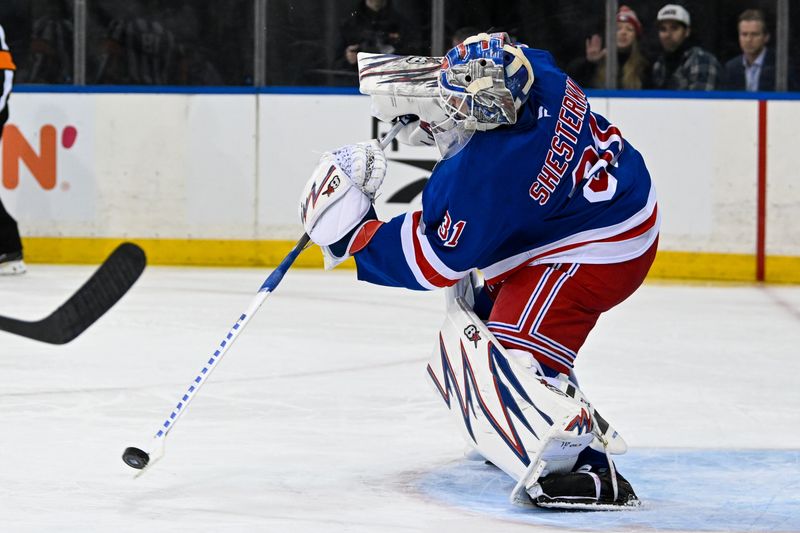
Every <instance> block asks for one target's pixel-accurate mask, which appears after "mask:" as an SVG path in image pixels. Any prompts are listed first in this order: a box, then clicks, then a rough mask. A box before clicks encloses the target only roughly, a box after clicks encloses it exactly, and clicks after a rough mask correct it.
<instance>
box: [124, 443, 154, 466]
mask: <svg viewBox="0 0 800 533" xmlns="http://www.w3.org/2000/svg"><path fill="white" fill-rule="evenodd" d="M122 460H123V461H125V464H126V465H128V466H129V467H131V468H135V469H137V470H141V469H142V468H144V467H146V466H147V463H149V462H150V456H149V455H147V452H146V451H144V450H140V449H139V448H134V447H130V448H125V451H124V452H122Z"/></svg>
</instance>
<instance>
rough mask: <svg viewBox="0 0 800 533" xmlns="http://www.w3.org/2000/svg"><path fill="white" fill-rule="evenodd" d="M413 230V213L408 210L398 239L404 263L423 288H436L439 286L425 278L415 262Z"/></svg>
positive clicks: (414, 229)
mask: <svg viewBox="0 0 800 533" xmlns="http://www.w3.org/2000/svg"><path fill="white" fill-rule="evenodd" d="M415 231H416V228H415V227H414V213H413V212H408V213H406V215H405V217H404V218H403V225H402V227H401V228H400V241H401V243H402V245H403V255H404V256H405V258H406V263H407V264H408V268H409V269H410V270H411V273H412V274H414V279H416V280H417V283H419V284H420V285H422V287H423V288H425V289H428V290H433V289H438V288H439V287H437V286H435V285H434V284H432V283H431V282H429V281H428V280H427V279H425V276H424V275H423V273H422V270H420V268H419V265H418V264H417V256H416V254H415V253H414V233H415Z"/></svg>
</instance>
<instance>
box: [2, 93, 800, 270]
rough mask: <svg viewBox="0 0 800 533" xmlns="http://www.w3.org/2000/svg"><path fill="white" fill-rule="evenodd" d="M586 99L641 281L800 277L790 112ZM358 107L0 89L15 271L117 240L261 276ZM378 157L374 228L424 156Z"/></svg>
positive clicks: (301, 100)
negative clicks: (20, 255) (643, 189)
mask: <svg viewBox="0 0 800 533" xmlns="http://www.w3.org/2000/svg"><path fill="white" fill-rule="evenodd" d="M590 103H591V105H592V107H593V109H594V110H595V111H597V112H599V113H601V114H603V115H605V116H607V117H608V118H609V119H610V120H611V121H612V122H614V123H615V124H617V126H619V128H620V129H621V130H622V132H623V135H625V137H626V138H627V139H628V141H629V142H630V143H631V144H633V145H634V146H635V147H636V148H637V149H639V150H640V151H641V152H642V153H643V154H644V156H645V159H646V161H647V163H648V166H649V168H650V171H651V174H652V176H653V179H654V182H655V184H656V187H657V190H658V194H659V209H660V211H661V214H662V220H663V221H662V233H661V240H660V253H659V256H658V259H657V262H656V265H655V266H654V268H653V272H652V275H653V276H654V277H680V278H698V279H729V280H754V279H756V278H757V275H758V269H759V261H761V265H762V266H763V267H764V269H765V279H766V280H767V281H788V282H800V225H798V224H796V218H797V214H798V212H800V184H798V173H797V170H796V167H795V165H794V163H793V156H794V151H795V150H796V148H795V145H796V140H797V134H796V129H797V128H796V124H798V123H800V101H794V100H785V101H784V100H770V101H759V100H752V99H716V98H697V99H688V98H666V97H665V98H646V97H641V98H608V97H598V96H592V97H590ZM369 108H370V102H369V99H368V98H367V97H364V96H361V95H353V94H300V93H297V94H137V93H132V94H125V93H88V94H87V93H66V94H61V93H58V94H54V93H35V92H22V93H17V94H15V95H14V96H13V99H12V100H11V105H10V110H11V119H10V121H9V124H8V125H7V127H6V131H5V133H4V136H3V140H2V151H0V153H1V154H2V185H0V194H1V195H2V199H3V202H4V204H5V205H6V206H7V208H8V209H9V211H11V212H12V214H14V215H15V216H16V218H17V219H18V221H19V223H20V228H21V230H22V232H23V233H24V238H25V247H26V256H27V258H28V259H29V260H30V261H31V262H37V261H38V262H97V261H99V260H100V259H101V258H102V257H103V256H105V254H106V253H107V252H108V251H110V249H111V248H112V247H113V246H114V245H115V244H116V243H117V242H119V241H120V240H123V239H131V240H135V241H136V242H138V243H139V244H141V245H142V246H143V247H144V248H145V250H146V251H147V253H148V256H149V259H150V262H151V263H153V264H192V265H239V266H244V265H271V264H276V263H277V261H279V260H280V258H281V257H283V255H285V253H286V252H288V250H289V249H290V248H291V246H292V244H293V242H294V241H295V240H296V239H297V238H298V237H299V236H300V235H301V234H302V227H301V226H300V225H299V224H298V222H297V199H298V195H299V193H300V190H301V189H302V186H303V184H304V183H305V181H306V179H307V178H308V175H309V173H310V172H311V170H312V169H313V168H314V166H315V163H316V161H317V159H318V157H319V154H320V153H321V152H323V151H325V150H328V149H332V148H335V147H337V146H339V145H341V144H345V143H349V142H356V141H361V140H365V139H368V138H370V137H371V136H373V135H374V134H375V131H376V130H375V128H376V127H378V126H377V125H376V124H375V123H374V122H373V120H372V119H371V118H370V109H369ZM388 156H389V159H390V160H392V161H394V162H393V163H390V170H389V175H388V178H387V180H386V183H385V185H384V189H383V193H382V196H381V197H380V198H379V200H378V202H377V204H378V205H377V209H378V213H379V215H380V216H381V217H382V218H384V219H386V218H388V217H391V216H394V215H397V214H400V213H402V212H405V211H407V210H409V209H417V208H419V205H420V195H419V191H420V190H421V187H422V186H423V185H424V180H425V179H426V178H427V176H428V175H429V174H430V168H432V165H433V163H434V162H435V159H436V152H435V151H434V149H432V148H431V149H429V148H412V147H405V146H402V145H398V146H394V147H392V148H391V149H390V150H389V151H388ZM759 202H762V206H761V208H759ZM793 215H794V216H793ZM759 235H760V236H761V237H759ZM298 264H300V265H304V266H321V264H322V261H321V255H320V254H318V253H317V252H313V253H308V252H307V253H306V254H304V255H303V256H302V257H301V258H300V260H299V262H298Z"/></svg>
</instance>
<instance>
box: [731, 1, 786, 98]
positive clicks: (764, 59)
mask: <svg viewBox="0 0 800 533" xmlns="http://www.w3.org/2000/svg"><path fill="white" fill-rule="evenodd" d="M738 30H739V48H740V49H741V50H742V53H741V54H740V55H738V56H736V57H734V58H733V59H731V60H730V61H728V62H727V63H725V88H726V89H730V90H734V91H774V90H775V53H774V52H773V51H772V49H771V48H768V47H767V43H769V38H770V35H769V31H768V30H767V21H766V18H765V17H764V13H763V12H762V11H760V10H758V9H748V10H746V11H744V12H743V13H742V14H741V15H739V21H738Z"/></svg>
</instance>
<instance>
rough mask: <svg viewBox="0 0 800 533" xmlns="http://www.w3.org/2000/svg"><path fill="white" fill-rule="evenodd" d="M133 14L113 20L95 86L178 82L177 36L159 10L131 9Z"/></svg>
mask: <svg viewBox="0 0 800 533" xmlns="http://www.w3.org/2000/svg"><path fill="white" fill-rule="evenodd" d="M130 7H131V8H132V13H131V14H130V15H129V16H124V15H123V16H122V17H120V18H116V19H114V20H112V21H111V23H110V24H109V27H108V30H107V32H106V37H105V40H104V41H103V44H102V46H101V48H102V52H101V54H100V58H99V64H98V68H97V74H96V75H95V78H94V83H110V84H123V85H125V84H134V85H169V84H170V83H174V81H175V72H174V69H175V61H176V52H177V46H176V43H175V37H174V35H173V34H172V32H171V31H169V30H168V29H167V28H166V27H165V26H164V24H163V22H162V21H161V20H158V19H157V18H156V10H155V9H148V8H146V7H141V6H140V5H138V4H133V5H131V6H130Z"/></svg>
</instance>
